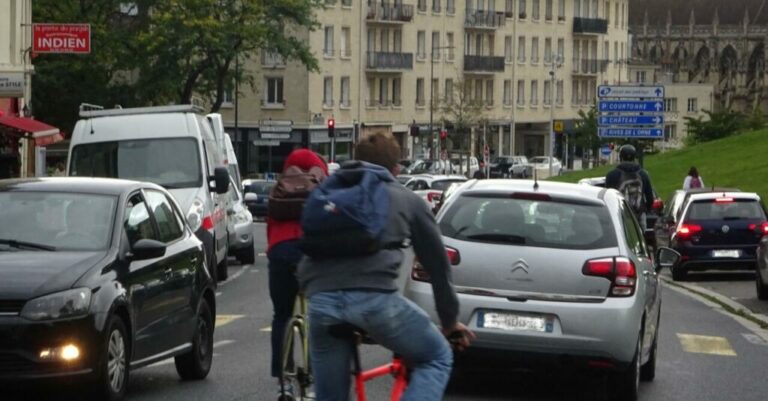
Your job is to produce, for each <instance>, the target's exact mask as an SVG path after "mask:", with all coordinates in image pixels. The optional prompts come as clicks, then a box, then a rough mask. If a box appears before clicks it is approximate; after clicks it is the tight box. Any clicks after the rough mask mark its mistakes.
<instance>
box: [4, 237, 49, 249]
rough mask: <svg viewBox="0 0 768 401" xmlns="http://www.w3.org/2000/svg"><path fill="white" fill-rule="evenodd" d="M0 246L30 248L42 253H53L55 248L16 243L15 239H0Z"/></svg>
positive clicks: (30, 243) (29, 243)
mask: <svg viewBox="0 0 768 401" xmlns="http://www.w3.org/2000/svg"><path fill="white" fill-rule="evenodd" d="M0 244H4V245H8V246H11V247H13V248H19V249H20V248H32V249H40V250H43V251H55V250H56V247H54V246H50V245H45V244H37V243H34V242H26V241H17V240H15V239H5V238H0Z"/></svg>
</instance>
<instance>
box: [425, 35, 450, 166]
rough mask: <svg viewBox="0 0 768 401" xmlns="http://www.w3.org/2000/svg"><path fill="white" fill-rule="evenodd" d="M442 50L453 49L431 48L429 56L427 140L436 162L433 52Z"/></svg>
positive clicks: (437, 158) (438, 139)
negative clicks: (430, 143) (431, 143)
mask: <svg viewBox="0 0 768 401" xmlns="http://www.w3.org/2000/svg"><path fill="white" fill-rule="evenodd" d="M443 49H453V46H441V47H433V48H432V53H431V54H430V56H429V138H430V140H431V141H433V143H434V144H433V146H432V150H433V152H434V153H433V155H434V156H433V160H435V161H436V162H437V161H438V160H440V138H439V137H438V138H437V139H435V132H434V127H433V109H434V96H435V88H434V86H435V79H434V75H435V52H436V51H437V52H439V51H440V50H443Z"/></svg>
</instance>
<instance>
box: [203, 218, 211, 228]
mask: <svg viewBox="0 0 768 401" xmlns="http://www.w3.org/2000/svg"><path fill="white" fill-rule="evenodd" d="M203 229H205V230H208V231H211V230H213V218H212V217H211V216H205V217H203Z"/></svg>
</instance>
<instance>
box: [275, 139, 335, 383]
mask: <svg viewBox="0 0 768 401" xmlns="http://www.w3.org/2000/svg"><path fill="white" fill-rule="evenodd" d="M327 176H328V168H327V166H326V164H325V162H323V160H322V159H321V158H320V157H319V156H318V155H317V154H315V153H314V152H312V151H311V150H308V149H297V150H294V151H292V152H291V153H290V154H289V155H288V158H287V159H286V160H285V165H284V167H283V173H282V175H281V177H280V178H279V179H278V181H277V183H276V184H275V186H274V187H273V189H272V191H271V192H270V194H269V206H268V211H267V259H268V260H269V265H268V268H269V296H270V298H271V299H272V306H273V316H272V333H271V336H272V339H271V340H272V361H271V372H272V377H275V378H278V380H279V378H280V373H281V361H280V357H281V355H280V354H281V351H282V349H283V334H284V332H285V326H286V324H288V320H290V318H291V315H292V314H293V306H294V303H295V302H296V296H297V294H298V292H299V283H298V280H297V279H296V268H297V266H298V264H299V261H300V260H301V258H302V257H303V256H304V255H303V254H302V252H301V249H299V238H301V236H302V231H301V210H302V208H303V203H304V201H305V199H306V197H307V196H308V195H309V191H311V189H313V188H314V187H315V186H316V185H317V184H319V182H320V181H322V180H323V179H324V178H325V177H327ZM297 191H303V192H302V193H298V192H297ZM291 392H292V389H283V388H282V387H281V385H280V382H279V381H278V394H279V395H282V394H284V393H291Z"/></svg>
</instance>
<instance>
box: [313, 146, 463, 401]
mask: <svg viewBox="0 0 768 401" xmlns="http://www.w3.org/2000/svg"><path fill="white" fill-rule="evenodd" d="M355 155H357V160H356V161H351V162H347V163H344V164H343V165H342V167H341V168H340V169H339V170H337V171H336V173H334V174H333V175H332V176H330V177H329V178H328V179H327V180H326V181H324V182H323V183H322V184H321V185H320V186H319V187H318V188H317V189H316V190H315V192H313V193H312V195H311V196H310V197H309V199H308V200H307V204H306V207H305V210H304V215H303V217H302V228H303V230H304V238H303V239H302V249H303V250H304V252H305V254H306V255H307V257H306V258H305V259H304V260H303V261H302V263H301V264H300V266H299V282H300V283H301V286H302V288H303V289H304V292H305V294H306V295H307V296H308V297H309V325H310V330H309V332H310V340H309V343H310V360H311V361H312V370H313V372H314V375H315V394H316V397H317V398H316V400H317V401H339V400H347V399H348V396H349V391H350V381H351V376H350V368H349V367H350V363H351V358H352V349H351V347H350V346H349V343H348V342H347V340H344V339H339V338H336V337H334V336H332V335H331V333H329V329H330V327H332V326H335V325H338V324H345V323H346V324H352V325H354V326H357V327H359V328H361V329H363V330H365V331H366V332H367V333H368V335H369V336H370V337H371V338H373V340H375V341H376V342H377V343H378V344H380V345H382V346H384V347H386V348H388V349H390V350H392V351H393V352H394V353H396V354H397V355H399V356H401V357H402V358H403V359H404V360H405V362H406V364H407V366H408V367H409V368H410V381H409V384H408V387H407V389H406V391H405V394H404V396H403V398H402V400H403V401H438V400H441V399H442V397H443V392H444V390H445V387H446V384H447V383H448V378H449V376H450V372H451V366H452V362H453V354H452V352H451V348H450V346H449V343H448V341H447V340H446V336H451V337H452V338H453V337H454V336H455V337H457V338H458V339H457V343H458V345H457V347H458V348H463V347H466V346H468V345H469V342H470V339H471V338H472V337H473V334H472V332H471V331H469V329H467V327H466V326H464V325H463V324H462V323H460V322H459V321H458V320H457V316H458V312H459V303H458V298H457V296H456V293H455V291H454V289H453V286H452V284H451V271H450V264H449V262H448V258H447V255H446V252H445V247H444V245H443V241H442V238H441V236H440V231H439V228H438V227H437V224H436V223H435V220H434V218H433V216H432V213H431V212H430V210H429V209H428V208H427V205H426V204H425V203H424V201H423V200H422V199H421V198H419V197H418V196H417V195H415V194H414V193H413V192H411V191H409V190H408V189H407V188H405V187H404V186H402V185H401V184H399V183H398V181H397V180H395V178H394V175H395V174H397V172H398V171H397V170H398V164H397V163H398V160H399V157H400V146H399V145H398V144H397V141H396V140H395V139H394V138H393V137H392V136H391V135H387V134H383V133H382V134H373V135H370V136H368V137H365V138H363V139H362V140H361V141H360V142H359V143H358V144H357V145H356V147H355ZM409 243H410V244H412V245H413V249H414V252H415V253H416V257H418V259H419V263H421V264H422V265H423V266H424V267H425V269H426V270H427V271H428V272H429V274H430V277H431V283H432V289H433V291H434V297H435V307H436V309H437V315H438V316H439V318H440V322H441V326H442V329H438V328H437V327H436V326H435V325H434V324H433V323H432V322H431V320H430V318H429V316H428V315H427V314H426V313H425V312H424V311H423V310H421V309H420V308H419V307H418V306H416V305H415V304H413V303H412V302H410V301H408V300H407V299H405V298H404V297H403V296H402V295H401V294H400V293H398V287H397V284H396V280H397V277H398V273H399V272H398V270H399V267H400V265H401V264H402V263H403V262H404V258H405V254H404V252H403V250H402V248H404V247H406V246H408V244H409ZM441 330H442V332H441Z"/></svg>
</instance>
